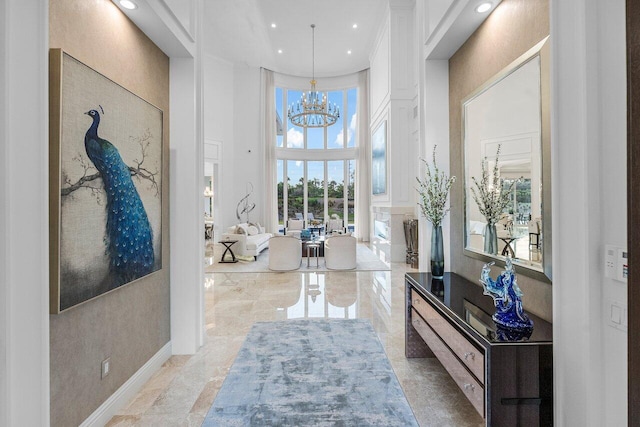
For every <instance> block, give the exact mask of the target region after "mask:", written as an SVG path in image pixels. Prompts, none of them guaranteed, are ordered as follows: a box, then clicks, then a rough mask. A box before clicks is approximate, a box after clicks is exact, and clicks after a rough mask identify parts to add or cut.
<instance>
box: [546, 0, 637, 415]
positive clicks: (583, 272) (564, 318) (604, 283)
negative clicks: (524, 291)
mask: <svg viewBox="0 0 640 427" xmlns="http://www.w3.org/2000/svg"><path fill="white" fill-rule="evenodd" d="M624 8H625V2H624V1H623V0H615V1H610V2H607V3H606V4H604V3H602V2H599V1H597V0H588V1H584V0H572V1H567V0H552V1H551V34H552V36H551V43H552V54H553V58H552V129H553V134H552V162H553V169H552V173H553V224H554V235H553V265H554V284H553V301H554V310H553V311H554V314H553V320H554V377H555V378H554V382H555V384H554V386H555V410H556V425H584V426H601V425H607V426H622V425H626V424H627V422H626V416H627V411H626V407H627V393H626V382H627V364H626V354H627V347H626V334H625V333H622V332H619V331H616V330H614V329H612V328H610V327H608V326H607V319H608V316H609V310H608V308H607V307H606V306H607V301H610V300H611V299H615V300H618V301H620V302H623V303H626V286H625V285H623V284H619V283H616V282H613V281H611V280H610V279H606V278H604V271H603V264H604V262H603V252H604V247H603V245H604V244H605V243H612V244H616V245H619V246H626V234H627V230H626V171H625V169H626V168H625V165H626V154H625V147H626V121H625V120H626V111H625V106H626V94H625V81H626V79H625V73H626V71H625V67H626V63H625V56H624V48H625V33H624V31H625V30H624V29H625V20H624V17H625V14H624Z"/></svg>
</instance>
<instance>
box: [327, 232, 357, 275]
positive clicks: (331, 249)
mask: <svg viewBox="0 0 640 427" xmlns="http://www.w3.org/2000/svg"><path fill="white" fill-rule="evenodd" d="M356 244H357V240H356V238H355V237H353V236H351V235H348V234H334V235H332V236H329V237H327V238H326V239H325V241H324V263H325V265H326V266H327V268H328V269H329V270H353V269H354V268H356Z"/></svg>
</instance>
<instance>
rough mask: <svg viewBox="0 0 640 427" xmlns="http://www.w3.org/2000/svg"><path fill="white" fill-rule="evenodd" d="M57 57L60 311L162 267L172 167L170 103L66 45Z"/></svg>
mask: <svg viewBox="0 0 640 427" xmlns="http://www.w3.org/2000/svg"><path fill="white" fill-rule="evenodd" d="M59 60H60V61H61V64H60V66H59V67H58V66H55V65H54V66H53V67H52V69H59V70H60V72H61V78H60V83H59V85H60V89H59V97H60V102H59V106H60V107H59V111H57V112H56V111H55V106H54V117H55V114H59V129H60V131H59V139H58V140H56V139H55V138H54V139H52V145H51V152H52V153H54V154H53V155H54V160H53V161H52V162H51V169H52V171H53V172H52V173H53V174H58V180H57V182H56V180H54V184H55V187H54V188H53V189H54V191H52V193H51V197H52V200H53V202H52V203H53V206H56V208H55V209H54V210H53V211H52V214H51V221H52V224H54V230H55V228H56V226H57V230H56V231H55V232H54V234H52V239H51V244H52V254H54V256H55V258H54V259H53V262H52V268H53V270H52V271H53V272H54V274H53V275H52V281H51V290H52V301H53V302H52V304H53V305H52V309H51V311H52V312H53V313H59V312H61V311H64V310H67V309H69V308H72V307H74V306H76V305H78V304H81V303H83V302H85V301H88V300H91V299H93V298H96V297H98V296H100V295H102V294H105V293H107V292H110V291H112V290H115V289H117V288H120V287H121V286H123V285H126V284H128V283H131V282H133V281H138V279H141V278H143V277H146V276H148V275H150V274H151V273H154V272H156V271H158V270H161V269H162V267H163V266H162V259H163V256H162V242H163V233H162V230H163V225H162V222H163V221H162V216H163V200H162V184H163V173H162V171H163V167H165V168H166V167H167V166H166V165H165V164H164V159H163V155H162V153H163V144H164V142H163V137H162V136H163V118H162V110H160V109H159V108H157V107H155V106H154V105H152V104H150V103H149V102H147V101H145V100H144V99H142V98H140V97H139V96H137V95H135V94H133V93H132V92H130V91H128V90H127V89H125V88H123V87H122V86H120V85H118V84H116V83H114V82H113V81H111V80H110V79H108V78H106V77H105V76H103V75H102V74H100V73H98V72H96V71H95V70H93V69H91V68H89V67H88V66H86V65H85V64H83V63H81V62H80V61H78V60H76V59H74V58H73V57H71V56H69V55H67V54H66V53H64V52H60V57H59ZM54 90H55V85H54ZM53 123H54V125H55V124H57V123H58V121H57V120H54V122H53ZM56 157H57V159H56ZM56 270H57V271H56Z"/></svg>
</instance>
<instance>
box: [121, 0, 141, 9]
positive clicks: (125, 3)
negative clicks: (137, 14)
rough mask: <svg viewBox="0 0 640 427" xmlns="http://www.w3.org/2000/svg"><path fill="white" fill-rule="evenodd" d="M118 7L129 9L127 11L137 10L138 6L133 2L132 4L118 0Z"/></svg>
mask: <svg viewBox="0 0 640 427" xmlns="http://www.w3.org/2000/svg"><path fill="white" fill-rule="evenodd" d="M120 6H122V7H124V8H125V9H129V10H133V9H137V8H138V5H137V4H135V3H134V2H132V1H131V0H120Z"/></svg>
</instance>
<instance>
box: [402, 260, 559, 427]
mask: <svg viewBox="0 0 640 427" xmlns="http://www.w3.org/2000/svg"><path fill="white" fill-rule="evenodd" d="M405 284H406V286H405V307H406V311H405V319H406V326H405V354H406V356H407V357H408V358H413V357H437V358H438V360H439V361H440V363H441V364H442V366H443V367H444V368H445V369H446V370H447V371H448V372H449V374H450V375H451V378H452V379H453V380H454V382H455V383H456V384H458V386H459V387H460V389H461V390H462V392H463V393H464V395H465V396H466V397H467V399H468V400H469V402H470V403H471V405H472V406H473V407H474V408H475V410H476V411H477V412H478V413H479V414H481V415H482V416H483V417H484V422H485V426H486V427H513V426H527V427H529V426H531V427H535V426H539V427H543V426H544V427H548V426H552V425H553V328H552V325H551V324H550V323H549V322H546V321H545V320H543V319H540V318H539V317H537V316H535V315H533V314H531V313H528V315H529V317H530V318H531V320H533V322H534V328H533V332H532V333H531V335H530V336H528V337H517V336H515V337H512V336H505V335H504V334H503V331H501V330H500V329H499V328H498V326H497V325H495V322H494V321H493V320H492V318H491V313H493V312H494V311H495V306H494V304H493V300H492V299H491V297H488V296H486V295H484V292H483V291H484V290H483V288H482V286H480V285H479V284H478V283H474V282H471V281H469V280H467V279H465V278H463V277H460V276H458V275H457V274H455V273H445V275H444V277H443V279H439V280H433V278H432V277H431V275H430V274H429V273H413V272H412V273H406V274H405ZM465 356H466V357H465Z"/></svg>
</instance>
